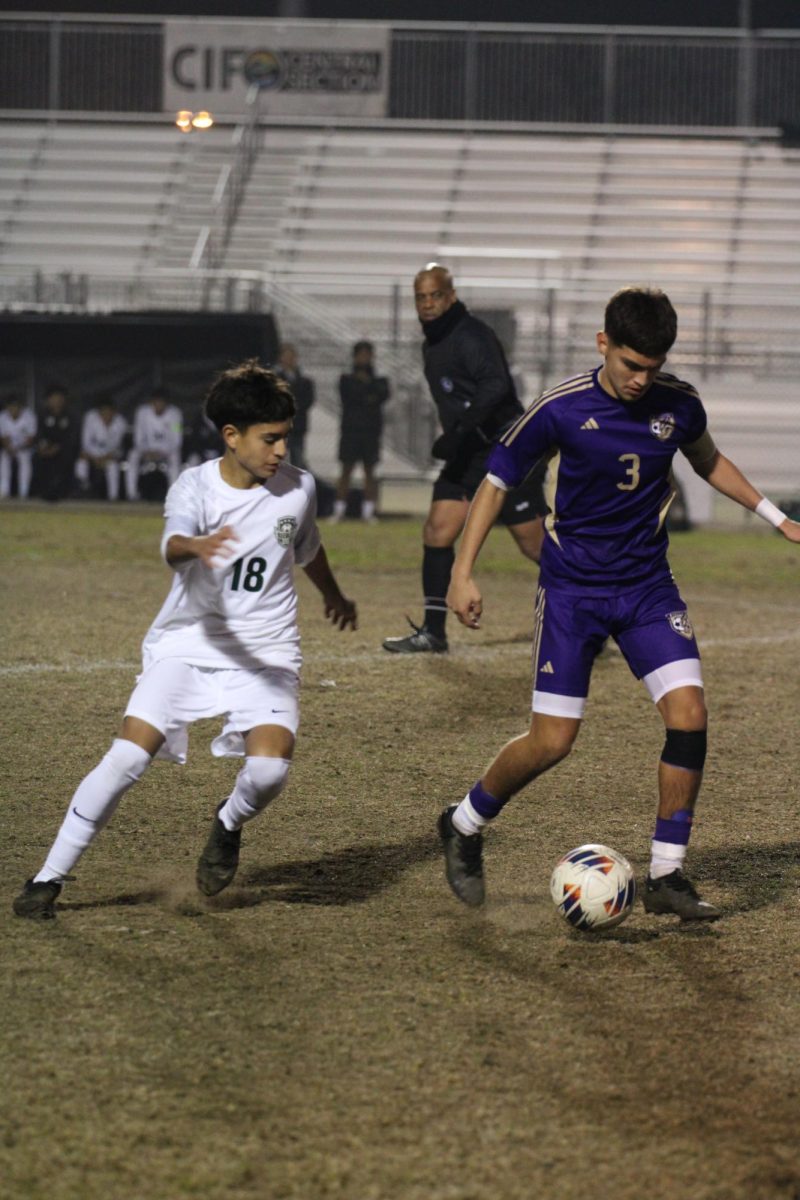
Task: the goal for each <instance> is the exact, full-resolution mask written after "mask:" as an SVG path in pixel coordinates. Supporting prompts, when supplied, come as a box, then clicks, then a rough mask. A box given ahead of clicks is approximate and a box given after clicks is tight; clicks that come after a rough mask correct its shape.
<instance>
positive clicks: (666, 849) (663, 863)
mask: <svg viewBox="0 0 800 1200" xmlns="http://www.w3.org/2000/svg"><path fill="white" fill-rule="evenodd" d="M687 849H688V847H687V846H674V845H673V844H672V842H657V841H656V840H655V838H653V841H652V842H651V843H650V878H651V879H661V877H662V876H664V875H671V874H672V872H673V871H675V870H676V869H678V868H679V867H682V866H683V862H684V859H685V858H686V851H687Z"/></svg>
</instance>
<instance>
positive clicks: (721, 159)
mask: <svg viewBox="0 0 800 1200" xmlns="http://www.w3.org/2000/svg"><path fill="white" fill-rule="evenodd" d="M0 148H1V149H2V154H1V155H0V274H3V275H6V276H8V274H9V272H13V271H20V272H21V271H29V272H30V271H34V270H36V269H39V270H42V271H45V272H48V271H49V272H54V271H63V272H71V273H74V274H78V275H80V274H87V275H89V276H92V275H93V273H106V274H108V273H109V272H112V273H113V272H117V273H118V274H119V275H120V277H126V278H140V279H142V280H146V279H147V277H148V272H151V271H152V270H153V268H159V269H163V268H172V269H174V270H176V271H177V270H183V271H186V270H187V269H188V267H189V264H190V262H191V260H192V255H193V252H194V251H195V249H196V247H197V245H198V238H199V237H200V234H201V231H202V229H203V227H204V226H207V225H209V223H211V222H213V219H214V200H215V194H218V189H219V181H220V176H221V172H222V171H223V170H224V168H225V167H226V165H228V164H230V162H231V161H232V155H233V139H232V133H231V130H230V129H212V130H210V131H208V132H205V133H203V134H192V135H191V136H183V135H181V134H179V133H178V132H177V131H176V130H175V129H173V128H172V127H169V128H164V127H161V126H157V125H143V124H140V125H136V124H130V125H129V124H124V125H123V124H119V125H117V124H89V123H86V124H79V123H52V124H48V123H44V122H42V123H40V122H27V121H26V122H18V123H10V122H8V123H4V124H3V126H2V128H0ZM431 259H439V260H441V261H444V262H446V263H448V265H450V266H451V268H452V269H453V271H454V273H455V275H456V280H457V284H458V288H459V293H460V295H461V296H462V298H464V299H465V300H466V301H467V303H469V304H470V305H471V306H472V307H475V308H478V309H492V310H505V311H508V312H510V313H511V314H512V315H513V318H514V320H515V322H516V327H517V333H518V338H517V346H516V350H515V358H516V365H517V366H518V367H519V368H520V369H521V370H522V371H523V372H524V374H525V376H526V378H527V381H528V386H529V389H530V390H531V391H535V390H536V389H537V388H538V387H539V386H544V385H546V384H547V383H548V382H550V381H551V378H550V377H548V375H547V372H548V371H550V372H551V373H552V374H554V375H555V377H556V378H557V377H559V376H561V375H563V374H567V373H569V372H570V371H571V370H577V369H580V368H581V367H582V366H583V365H584V364H585V361H586V355H587V353H589V354H591V347H592V344H593V337H594V333H595V331H596V329H597V326H598V323H599V319H600V313H601V310H602V305H603V303H604V301H605V299H606V298H607V296H608V294H609V293H610V292H611V291H612V290H614V289H615V288H616V287H618V286H620V285H621V284H623V283H626V282H637V283H653V284H660V285H662V286H664V287H665V288H667V289H668V290H669V292H670V295H671V296H672V298H673V300H674V301H675V303H676V306H677V307H678V308H679V312H680V315H681V321H682V334H681V338H680V339H679V343H678V345H677V346H676V351H675V354H674V355H673V359H672V361H673V362H674V363H675V369H677V370H679V371H680V372H681V373H683V374H685V375H686V376H687V377H689V378H693V379H697V378H698V372H702V375H703V378H702V380H701V382H702V385H703V389H704V395H707V396H708V397H709V398H710V403H711V404H714V403H719V404H723V403H724V404H725V405H727V407H726V408H725V413H726V420H730V421H732V422H733V425H734V426H735V427H736V428H737V429H738V430H740V431H741V432H742V436H743V440H744V449H745V451H746V452H747V451H748V448H749V450H750V452H751V454H752V457H753V461H754V462H756V459H757V460H758V469H759V470H767V469H768V465H769V463H770V461H771V462H772V467H773V474H774V475H775V477H776V478H777V477H778V476H780V479H781V481H782V485H785V487H786V488H788V487H789V485H790V483H791V479H790V476H791V475H792V470H793V468H792V470H789V469H787V470H786V471H785V472H782V470H781V471H778V470H777V469H776V468H775V458H774V455H771V454H770V452H769V450H764V451H761V450H758V449H757V442H758V440H759V438H760V437H761V433H760V432H759V429H760V427H759V429H755V428H752V429H751V426H750V424H749V421H750V415H749V409H748V407H747V405H748V403H752V401H747V402H746V401H745V400H744V399H743V397H744V396H748V397H749V396H752V394H753V391H754V389H755V390H756V391H757V390H758V388H759V387H762V388H763V387H767V388H771V389H772V391H773V392H775V393H776V396H777V393H780V394H781V395H786V393H787V389H788V388H789V387H790V386H791V380H792V379H793V377H794V373H795V368H796V366H797V365H798V362H800V308H799V307H798V305H797V286H796V276H797V273H798V268H800V158H798V157H797V156H796V155H795V156H792V154H791V153H788V152H784V151H782V149H781V147H780V146H779V145H778V144H777V143H774V142H768V141H751V140H745V139H742V140H735V139H730V138H726V139H722V138H720V139H700V138H663V137H662V138H643V137H621V136H617V137H615V136H597V137H590V136H585V135H576V136H567V135H543V134H537V135H533V134H522V133H519V134H495V133H486V132H474V133H469V132H444V131H438V132H427V131H421V130H420V131H409V130H397V131H395V130H387V129H385V128H381V129H374V130H369V129H363V128H358V129H335V128H325V129H318V128H316V129H315V128H297V129H292V128H287V127H284V128H281V127H280V126H271V127H270V128H268V129H266V130H265V131H264V132H263V134H262V139H261V143H260V147H259V153H258V156H257V158H256V160H255V163H254V166H253V170H252V173H251V175H250V178H249V181H248V184H247V188H246V190H245V193H244V197H243V201H242V204H241V206H240V208H239V211H238V216H237V221H236V224H235V227H234V228H233V230H232V233H231V237H230V240H229V243H228V246H227V253H226V256H225V260H224V263H223V266H224V269H225V270H226V271H229V272H231V273H232V274H233V273H235V272H237V271H250V272H253V271H255V272H263V275H264V281H265V286H266V290H267V292H269V285H270V283H273V284H275V285H278V286H279V287H280V288H281V294H282V296H283V300H282V301H281V304H280V317H281V321H282V327H283V330H284V333H285V334H286V335H287V336H291V337H293V338H295V339H296V340H298V341H299V342H300V344H301V347H302V351H303V357H304V362H305V365H306V368H307V369H308V370H309V371H310V372H312V373H313V372H314V371H315V370H316V371H317V372H318V373H320V374H321V375H322V377H323V378H324V379H325V380H328V379H330V380H333V379H334V378H335V375H336V373H337V371H338V370H339V369H340V368H341V366H342V365H343V364H344V362H345V359H346V352H347V346H346V342H347V340H348V338H349V336H350V334H352V335H353V336H366V337H371V338H373V339H374V340H375V341H376V342H377V343H378V345H379V348H380V351H381V353H383V354H385V355H386V356H388V354H389V351H390V350H393V351H395V352H396V351H398V348H399V351H400V352H401V353H404V354H405V356H406V359H405V361H407V362H413V363H416V362H417V353H418V351H417V345H418V340H419V336H418V325H417V321H416V316H415V313H414V309H413V304H412V301H411V280H412V278H413V275H414V273H415V272H416V271H417V270H418V269H419V267H420V266H421V265H422V264H424V263H425V262H427V261H430V260H431ZM172 286H173V285H172V284H171V283H170V282H169V281H167V280H164V281H162V282H159V283H157V284H153V285H151V288H150V291H149V292H148V293H145V292H143V293H142V295H145V294H147V295H149V296H150V297H151V298H152V289H153V287H158V289H160V293H161V299H162V301H163V302H165V303H166V302H168V300H169V299H170V295H171V293H170V288H171V287H172ZM175 286H176V291H175V302H176V303H178V302H179V293H180V288H179V287H177V285H175ZM289 301H291V302H289ZM276 303H277V302H276ZM729 367H735V368H736V369H737V371H738V375H737V376H736V378H737V379H739V380H740V381H742V386H741V387H734V388H733V389H732V390H731V388H730V382H729V381H730V379H731V378H733V376H731V375H730V373H728V374H727V375H726V376H725V379H726V384H725V387H726V388H727V389H728V390H727V392H726V393H725V394H726V395H727V396H730V397H731V399H730V400H726V399H724V397H723V394H722V392H721V391H718V386H719V384H718V381H719V379H720V374H719V372H720V371H722V370H724V369H726V368H729ZM733 393H736V394H737V395H738V396H739V397H740V398H739V399H737V398H736V396H735V395H733ZM775 402H776V403H778V404H779V406H780V404H781V403H783V402H782V401H780V400H778V399H776V400H775ZM731 406H732V407H731ZM737 413H738V414H740V415H736V414H737ZM762 416H764V417H765V418H766V417H767V413H766V411H765V412H763V413H762ZM784 418H785V414H784V413H783V409H781V416H780V420H779V422H778V426H779V428H780V431H781V432H780V441H781V446H782V448H783V458H782V461H783V460H785V458H786V454H787V451H786V446H787V444H791V447H792V454H793V458H794V462H795V463H796V462H798V461H800V444H796V441H797V438H798V436H800V435H797V434H795V433H794V430H793V420H788V419H784ZM756 419H757V418H756ZM750 433H752V435H753V436H752V437H751V436H750ZM768 436H769V435H768ZM774 441H775V438H774V437H773V442H774ZM743 465H744V466H745V468H746V467H747V461H744V462H743ZM762 478H763V476H762ZM765 486H766V482H765ZM795 490H797V489H796V487H795Z"/></svg>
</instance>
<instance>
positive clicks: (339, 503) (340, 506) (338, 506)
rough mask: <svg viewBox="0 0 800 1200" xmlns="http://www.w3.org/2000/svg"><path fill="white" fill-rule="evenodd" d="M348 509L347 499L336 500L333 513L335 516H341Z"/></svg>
mask: <svg viewBox="0 0 800 1200" xmlns="http://www.w3.org/2000/svg"><path fill="white" fill-rule="evenodd" d="M346 509H347V501H346V500H334V502H333V515H334V516H335V517H340V518H341V517H343V516H344V514H345V511H346Z"/></svg>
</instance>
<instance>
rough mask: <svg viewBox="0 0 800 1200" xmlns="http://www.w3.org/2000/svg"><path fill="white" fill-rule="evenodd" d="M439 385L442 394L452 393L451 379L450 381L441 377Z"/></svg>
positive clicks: (447, 377)
mask: <svg viewBox="0 0 800 1200" xmlns="http://www.w3.org/2000/svg"><path fill="white" fill-rule="evenodd" d="M439 383H440V384H441V385H442V391H443V392H452V390H453V381H452V379H450V377H449V376H447V375H443V376H442V378H441V379H440V380H439Z"/></svg>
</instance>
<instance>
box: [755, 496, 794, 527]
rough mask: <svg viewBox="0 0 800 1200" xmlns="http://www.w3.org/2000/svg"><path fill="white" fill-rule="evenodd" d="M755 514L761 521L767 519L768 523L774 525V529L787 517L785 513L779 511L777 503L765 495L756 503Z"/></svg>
mask: <svg viewBox="0 0 800 1200" xmlns="http://www.w3.org/2000/svg"><path fill="white" fill-rule="evenodd" d="M756 516H757V517H761V520H762V521H769V523H770V525H774V526H775V528H776V529H777V528H778V526H779V525H782V524H783V522H784V521H785V520H786V519H787V517H786V513H785V512H781V510H780V509H779V508H778V506H777V504H773V503H772V501H771V500H767V498H766V496H765V497H764V499H763V500H759V502H758V504H757V505H756Z"/></svg>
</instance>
